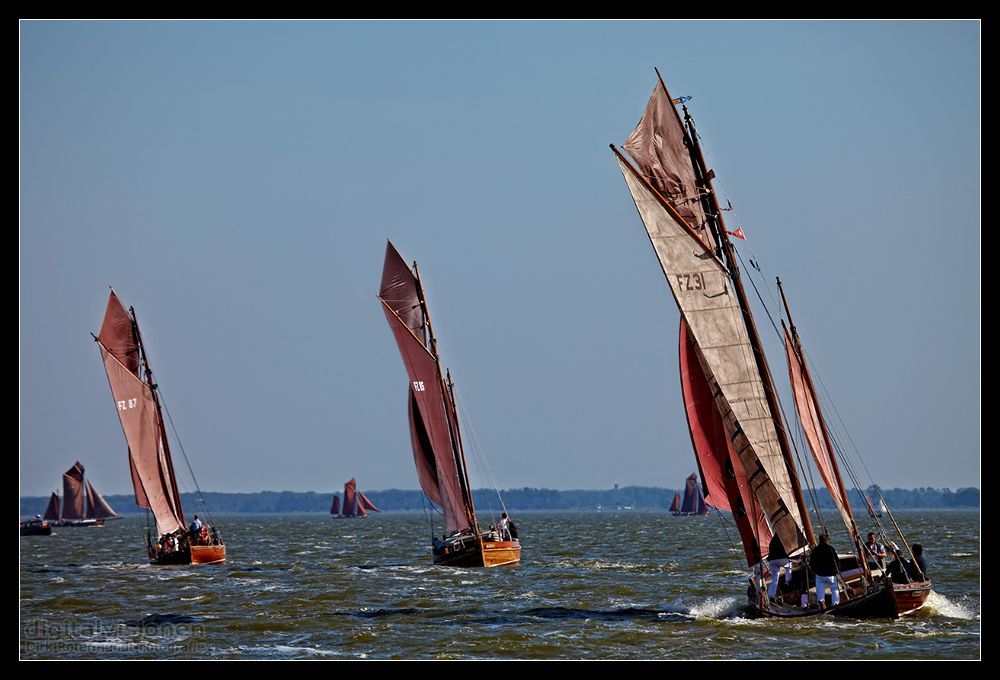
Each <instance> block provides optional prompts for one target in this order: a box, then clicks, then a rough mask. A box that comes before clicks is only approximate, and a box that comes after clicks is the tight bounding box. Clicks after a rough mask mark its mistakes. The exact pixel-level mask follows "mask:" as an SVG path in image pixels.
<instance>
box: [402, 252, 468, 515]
mask: <svg viewBox="0 0 1000 680" xmlns="http://www.w3.org/2000/svg"><path fill="white" fill-rule="evenodd" d="M413 278H414V279H416V283H417V295H418V299H419V300H420V309H421V311H422V312H423V314H424V323H426V324H427V333H428V336H429V338H430V351H431V354H432V355H433V356H434V364H435V365H436V366H437V376H438V381H439V382H440V385H441V394H442V395H444V398H445V401H446V403H445V409H444V412H445V417H446V418H447V420H448V430H449V432H450V433H451V452H452V457H453V458H454V460H455V466H456V467H457V468H458V482H459V485H460V487H461V489H462V503H463V505H464V506H465V515H466V517H467V518H468V520H469V524H470V525H471V527H472V530H473V532H474V533H476V534H478V533H479V526H478V525H477V524H476V510H475V506H474V505H473V503H472V490H471V488H470V487H469V473H468V470H467V468H466V466H465V450H464V448H463V447H462V433H461V430H460V429H459V426H458V413H457V411H456V409H455V396H454V393H453V388H454V384H453V383H452V382H451V372H450V371H449V372H448V380H447V381H445V376H444V374H443V373H442V371H441V358H440V356H439V355H438V349H437V338H435V337H434V326H433V325H432V324H431V315H430V313H429V312H428V311H427V299H426V298H425V296H424V286H423V284H422V283H421V282H420V271H419V270H418V269H417V262H416V260H414V262H413Z"/></svg>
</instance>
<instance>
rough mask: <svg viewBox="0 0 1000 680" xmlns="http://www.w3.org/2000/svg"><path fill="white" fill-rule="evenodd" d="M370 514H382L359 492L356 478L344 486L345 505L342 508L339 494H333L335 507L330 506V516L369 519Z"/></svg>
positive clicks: (352, 478)
mask: <svg viewBox="0 0 1000 680" xmlns="http://www.w3.org/2000/svg"><path fill="white" fill-rule="evenodd" d="M369 512H382V511H381V510H379V509H378V508H376V507H375V504H374V503H372V502H371V501H370V500H368V497H367V496H365V495H364V494H363V493H361V492H360V491H358V490H357V484H356V483H355V481H354V477H351V481H349V482H348V483H347V484H344V504H343V507H341V504H340V497H339V496H337V494H333V505H331V506H330V514H331V515H333V516H334V517H336V518H338V519H340V518H348V517H357V518H361V517H367V516H368V513H369Z"/></svg>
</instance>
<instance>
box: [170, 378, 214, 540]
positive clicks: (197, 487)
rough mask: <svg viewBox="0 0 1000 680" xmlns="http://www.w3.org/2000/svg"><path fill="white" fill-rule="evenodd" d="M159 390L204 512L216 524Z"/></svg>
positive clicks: (210, 521)
mask: <svg viewBox="0 0 1000 680" xmlns="http://www.w3.org/2000/svg"><path fill="white" fill-rule="evenodd" d="M157 392H158V393H159V396H160V405H161V406H162V407H163V410H164V412H166V414H167V420H168V421H169V422H170V429H171V431H173V433H174V441H175V442H177V448H179V449H180V450H181V456H182V457H183V458H184V464H185V465H187V469H188V473H189V474H190V475H191V481H193V482H194V488H195V489H196V490H197V491H198V500H199V501H201V507H202V508H203V511H204V513H205V514H206V515H207V516H208V521H209V523H210V524H211V525H213V526H214V525H215V520H214V519H213V518H212V513H211V512H209V510H208V504H207V503H205V495H204V494H203V493H202V492H201V487H200V486H198V478H197V477H195V476H194V470H192V469H191V461H189V460H188V457H187V452H186V451H185V450H184V444H182V443H181V437H180V435H179V434H178V433H177V428H176V427H175V426H174V419H173V418H171V417H170V409H168V408H167V400H166V398H165V397H164V396H163V390H162V389H160V388H159V387H157Z"/></svg>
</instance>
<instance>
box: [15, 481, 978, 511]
mask: <svg viewBox="0 0 1000 680" xmlns="http://www.w3.org/2000/svg"><path fill="white" fill-rule="evenodd" d="M678 491H680V492H681V493H683V490H676V489H660V488H654V487H639V486H626V487H622V488H620V489H607V490H572V491H557V490H555V489H533V488H529V487H525V488H521V489H507V490H505V491H501V495H502V497H503V500H504V506H505V508H506V509H507V510H509V511H512V512H525V511H532V510H539V511H545V510H568V511H575V510H582V511H595V510H603V511H612V510H620V511H666V510H667V508H669V507H670V503H671V502H672V501H673V498H674V493H676V492H678ZM881 491H882V496H883V497H884V498H885V501H886V503H887V504H888V506H889V508H890V509H891V510H892V511H894V512H895V511H897V510H911V509H912V510H916V509H920V510H949V509H959V510H977V509H979V507H980V491H979V489H977V488H975V487H970V488H965V489H958V490H957V491H951V490H950V489H929V488H919V489H882V490H881ZM816 494H817V497H818V498H819V504H820V508H821V509H823V510H826V509H831V510H832V509H833V508H834V505H833V502H832V500H831V499H830V496H829V494H828V493H827V492H826V490H825V489H824V490H820V491H817V492H816ZM338 495H342V494H340V493H339V492H338ZM365 495H367V496H368V498H370V499H371V501H372V503H374V504H375V505H376V507H378V508H379V509H380V510H382V511H384V512H419V511H421V510H423V509H424V508H427V507H429V505H430V504H429V501H428V500H427V498H426V497H425V496H424V495H423V494H422V493H421V492H420V491H417V490H412V489H388V490H385V491H368V490H365ZM848 495H849V498H850V501H851V504H852V505H854V504H855V503H860V495H859V493H858V492H857V490H854V489H852V490H851V491H850V492H849V494H848ZM473 496H474V500H475V503H476V505H477V506H480V505H481V506H482V507H488V506H489V505H490V504H491V502H492V504H496V493H495V492H494V491H492V490H486V489H476V490H475V491H474V492H473ZM204 497H205V501H206V503H207V504H208V506H209V508H210V509H211V510H212V512H213V513H220V514H223V513H225V514H263V515H267V514H299V513H303V514H329V512H330V505H331V503H332V501H333V493H332V492H328V493H317V492H315V491H306V492H295V491H258V492H255V493H217V492H206V493H205V494H204ZM105 500H107V502H108V503H109V504H110V505H111V507H112V508H115V509H116V511H117V512H118V513H119V514H121V515H132V514H134V513H135V512H137V511H138V510H137V508H136V506H135V499H134V498H133V496H132V495H131V494H129V495H115V496H105ZM48 502H49V497H48V496H22V497H21V499H20V513H21V516H28V517H30V516H33V515H36V514H42V513H44V512H45V508H46V506H47V505H48ZM181 502H182V503H184V505H185V506H186V507H189V508H194V507H200V505H201V504H200V502H199V501H198V499H197V497H196V495H195V494H190V493H185V494H181ZM859 508H860V509H859ZM859 508H855V514H858V513H859V512H860V513H861V514H864V509H863V508H864V504H863V503H862V504H860V505H859Z"/></svg>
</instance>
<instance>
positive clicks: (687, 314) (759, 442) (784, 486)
mask: <svg viewBox="0 0 1000 680" xmlns="http://www.w3.org/2000/svg"><path fill="white" fill-rule="evenodd" d="M616 157H617V158H618V163H619V165H620V167H621V170H622V174H623V175H624V177H625V183H626V184H627V185H628V188H629V191H630V192H631V194H632V198H633V200H634V202H635V206H636V208H637V209H638V211H639V216H640V217H641V218H642V222H643V225H644V226H645V228H646V233H647V234H648V235H649V240H650V242H651V243H652V245H653V250H654V251H655V252H656V256H657V258H658V259H659V261H660V267H661V268H662V269H663V274H664V276H665V277H666V279H667V283H668V284H669V286H670V291H671V293H673V296H674V300H676V302H677V306H678V308H679V309H680V312H681V315H682V316H683V317H684V321H685V322H686V324H687V327H688V329H689V332H690V333H691V335H692V337H693V338H694V341H695V346H696V350H697V354H698V359H699V362H700V363H701V367H702V371H704V373H705V378H706V380H707V381H708V384H709V385H710V386H712V388H713V389H712V397H713V399H714V400H715V403H716V408H717V409H718V410H719V413H720V415H721V416H722V422H723V424H724V425H725V427H726V431H727V432H728V433H729V436H730V440H731V441H732V444H733V448H734V449H735V451H736V453H737V455H738V457H739V459H740V462H741V463H742V464H743V469H744V470H745V471H746V475H747V479H748V480H749V482H750V485H751V487H752V488H753V490H754V493H755V495H756V496H757V498H758V500H759V502H760V505H761V507H762V508H764V511H765V512H766V513H767V515H768V518H769V520H770V521H771V525H772V526H773V527H774V528H775V532H776V533H777V534H778V535H780V536H781V540H782V542H783V543H784V544H785V545H787V546H790V548H789V549H793V548H792V546H800V545H803V542H804V541H803V538H802V536H803V531H802V527H803V520H802V511H801V509H800V508H799V504H798V502H797V500H796V498H795V495H794V490H793V487H792V484H791V481H790V478H789V474H788V469H787V467H786V465H785V460H784V458H783V456H782V454H781V451H780V449H779V447H778V442H777V433H776V431H775V426H774V419H773V416H772V414H771V410H770V408H769V407H768V404H767V397H766V395H765V393H764V386H763V384H762V383H761V379H760V376H759V374H758V372H757V366H756V362H755V360H754V356H753V350H752V349H751V347H750V342H749V340H748V338H747V333H746V329H745V328H744V326H743V312H742V310H741V309H740V306H739V303H738V301H737V299H736V295H735V294H734V292H733V288H732V285H731V283H730V281H729V275H728V272H727V271H726V267H725V265H723V263H722V262H721V261H720V260H719V259H718V258H717V257H715V255H714V254H713V253H712V251H711V250H710V249H709V247H708V246H707V245H706V244H705V243H704V241H702V240H701V239H700V238H699V237H698V235H697V234H695V233H694V232H693V231H692V230H691V228H690V227H688V225H687V224H686V223H685V222H684V220H682V219H681V218H680V216H679V215H677V213H676V211H674V210H673V209H672V208H671V207H670V205H669V204H668V203H667V202H666V201H664V200H663V199H662V198H661V197H660V196H658V195H657V194H656V192H655V191H654V190H653V189H652V188H651V187H650V186H649V184H648V183H646V182H644V181H643V180H642V178H641V177H639V175H638V173H636V171H635V169H634V168H632V166H631V165H630V164H629V163H628V162H627V161H626V160H625V159H624V158H623V157H622V156H621V155H620V154H618V153H617V152H616Z"/></svg>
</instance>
